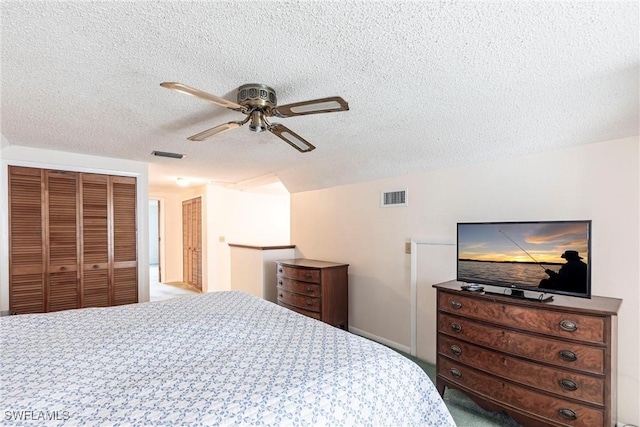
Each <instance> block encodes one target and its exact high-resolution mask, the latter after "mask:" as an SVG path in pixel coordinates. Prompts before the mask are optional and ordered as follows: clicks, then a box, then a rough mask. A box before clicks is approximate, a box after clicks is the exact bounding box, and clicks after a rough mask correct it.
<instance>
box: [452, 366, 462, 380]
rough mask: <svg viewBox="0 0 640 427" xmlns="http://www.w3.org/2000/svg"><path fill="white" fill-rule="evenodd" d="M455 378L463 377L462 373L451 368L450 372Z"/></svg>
mask: <svg viewBox="0 0 640 427" xmlns="http://www.w3.org/2000/svg"><path fill="white" fill-rule="evenodd" d="M449 372H451V375H452V376H453V377H454V378H460V377H461V376H462V372H460V371H458V370H457V369H456V368H451V370H450V371H449Z"/></svg>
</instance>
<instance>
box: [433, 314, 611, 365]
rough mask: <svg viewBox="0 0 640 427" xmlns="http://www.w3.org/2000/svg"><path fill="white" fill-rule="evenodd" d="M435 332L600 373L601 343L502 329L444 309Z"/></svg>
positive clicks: (537, 359) (602, 350) (603, 351)
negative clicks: (564, 339) (581, 341)
mask: <svg viewBox="0 0 640 427" xmlns="http://www.w3.org/2000/svg"><path fill="white" fill-rule="evenodd" d="M438 332H440V333H442V334H448V335H452V336H455V337H457V338H459V339H461V340H465V341H467V342H471V343H475V344H478V345H481V346H485V347H487V348H490V349H493V350H497V351H501V352H505V353H508V354H511V355H514V356H520V357H526V358H528V359H531V360H535V361H539V362H546V363H550V364H553V365H557V366H562V367H566V368H572V369H580V370H583V371H588V372H592V373H596V374H603V373H604V364H605V349H604V348H602V347H594V346H590V345H586V344H577V343H573V342H568V341H562V340H557V339H553V338H547V337H543V336H534V335H530V334H526V333H524V332H519V331H514V330H505V329H503V328H500V327H498V326H494V325H490V324H483V323H479V322H475V321H473V320H469V319H465V318H462V317H457V316H452V315H449V314H444V313H443V314H441V315H440V316H438Z"/></svg>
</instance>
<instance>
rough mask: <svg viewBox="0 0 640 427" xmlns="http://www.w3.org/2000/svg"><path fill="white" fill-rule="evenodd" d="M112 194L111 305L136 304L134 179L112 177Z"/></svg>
mask: <svg viewBox="0 0 640 427" xmlns="http://www.w3.org/2000/svg"><path fill="white" fill-rule="evenodd" d="M111 179H112V189H113V190H112V191H113V207H112V209H113V300H112V304H113V305H122V304H133V303H136V302H138V262H137V247H136V242H137V229H136V179H135V178H130V177H111Z"/></svg>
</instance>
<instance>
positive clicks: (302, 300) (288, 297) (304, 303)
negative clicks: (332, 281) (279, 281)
mask: <svg viewBox="0 0 640 427" xmlns="http://www.w3.org/2000/svg"><path fill="white" fill-rule="evenodd" d="M278 302H279V303H280V302H283V303H284V304H286V305H292V306H294V307H299V308H301V309H303V310H306V311H317V312H319V311H320V298H316V297H311V296H305V295H300V294H296V293H295V292H290V291H287V290H284V289H282V288H281V287H279V286H278Z"/></svg>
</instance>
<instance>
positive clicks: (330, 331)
mask: <svg viewBox="0 0 640 427" xmlns="http://www.w3.org/2000/svg"><path fill="white" fill-rule="evenodd" d="M0 330H1V342H0V345H1V358H0V359H1V366H0V387H1V395H0V408H1V409H2V411H3V412H2V414H1V416H2V423H3V424H7V425H29V426H33V425H43V424H46V425H65V426H69V425H92V426H93V425H95V426H107V425H108V426H112V425H124V426H129V425H140V426H151V425H152V426H175V425H185V426H187V425H222V426H232V425H233V426H236V425H278V426H305V425H314V426H315V425H319V426H323V425H327V426H346V425H362V426H397V425H401V426H410V425H416V426H418V425H419V426H438V427H442V426H453V425H455V424H454V422H453V420H452V418H451V415H450V414H449V412H448V410H447V408H446V406H445V405H444V403H443V401H442V399H441V398H440V396H439V394H438V393H437V391H436V390H435V387H434V386H433V383H432V382H431V380H430V379H429V378H428V377H427V376H426V375H425V373H424V372H423V371H422V369H420V367H419V366H417V365H416V364H415V363H413V362H412V361H410V360H408V359H407V358H405V357H403V356H402V355H400V354H398V353H397V352H395V351H393V350H391V349H389V348H387V347H384V346H382V345H380V344H378V343H375V342H372V341H370V340H368V339H365V338H362V337H360V336H357V335H353V334H350V333H348V332H346V331H343V330H340V329H337V328H334V327H331V326H329V325H326V324H324V323H322V322H319V321H316V320H313V319H310V318H308V317H305V316H302V315H300V314H297V313H295V312H293V311H290V310H287V309H285V308H283V307H279V306H277V305H276V304H273V303H271V302H268V301H265V300H262V299H260V298H257V297H254V296H252V295H249V294H247V293H244V292H239V291H229V292H212V293H206V294H201V295H197V296H189V297H182V298H175V299H171V300H165V301H158V302H150V303H142V304H132V305H127V306H119V307H109V308H88V309H80V310H69V311H62V312H57V313H47V314H29V315H20V316H7V317H2V318H0Z"/></svg>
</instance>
